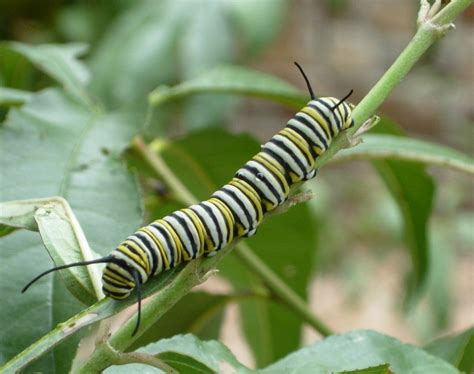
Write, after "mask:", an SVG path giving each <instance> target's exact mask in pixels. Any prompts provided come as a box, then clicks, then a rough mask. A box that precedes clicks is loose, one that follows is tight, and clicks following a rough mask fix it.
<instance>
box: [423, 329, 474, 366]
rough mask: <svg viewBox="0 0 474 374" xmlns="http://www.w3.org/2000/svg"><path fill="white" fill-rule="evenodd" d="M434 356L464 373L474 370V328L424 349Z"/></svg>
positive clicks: (443, 338) (442, 339) (439, 340)
mask: <svg viewBox="0 0 474 374" xmlns="http://www.w3.org/2000/svg"><path fill="white" fill-rule="evenodd" d="M424 349H425V350H426V351H428V352H429V353H431V354H432V355H435V356H438V357H441V358H442V359H444V360H446V361H448V362H449V363H451V364H453V365H454V366H456V367H457V368H458V369H459V370H461V371H463V372H464V373H472V372H473V370H474V360H473V357H474V327H471V328H469V329H467V330H465V331H463V332H461V333H460V334H456V335H450V336H445V337H442V338H439V339H437V340H435V341H433V342H431V343H430V344H428V345H426V346H425V347H424Z"/></svg>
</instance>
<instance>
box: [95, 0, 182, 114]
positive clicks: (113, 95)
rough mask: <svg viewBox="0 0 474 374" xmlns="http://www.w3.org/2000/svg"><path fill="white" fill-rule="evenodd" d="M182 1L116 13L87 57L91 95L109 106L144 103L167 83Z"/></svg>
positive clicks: (150, 3)
mask: <svg viewBox="0 0 474 374" xmlns="http://www.w3.org/2000/svg"><path fill="white" fill-rule="evenodd" d="M185 5H186V4H184V3H183V2H182V1H169V0H164V1H159V2H156V1H141V2H136V3H134V4H133V6H131V7H130V8H129V9H127V10H126V11H125V12H123V13H121V14H120V16H119V17H118V18H117V20H116V21H115V22H113V23H112V25H111V26H110V27H109V28H108V30H107V31H106V33H105V36H104V38H103V40H101V41H100V42H99V45H98V47H97V48H96V50H95V52H94V54H93V55H92V57H91V68H92V71H93V74H94V77H95V78H94V80H93V82H92V84H91V88H92V90H93V91H94V92H95V93H96V94H97V95H98V96H99V97H101V99H102V100H103V101H104V102H105V103H106V104H108V105H110V106H112V107H119V106H122V105H128V104H130V103H136V102H140V101H145V98H146V95H147V93H148V92H149V91H151V90H152V89H153V88H154V87H155V86H156V85H157V84H158V83H159V82H168V81H170V79H171V78H172V73H173V68H174V66H175V64H176V63H175V54H174V50H175V49H176V43H177V40H178V38H179V36H180V32H181V31H180V28H179V26H180V24H181V22H182V21H183V20H185V19H186V17H185V15H186V14H187V9H186V6H185Z"/></svg>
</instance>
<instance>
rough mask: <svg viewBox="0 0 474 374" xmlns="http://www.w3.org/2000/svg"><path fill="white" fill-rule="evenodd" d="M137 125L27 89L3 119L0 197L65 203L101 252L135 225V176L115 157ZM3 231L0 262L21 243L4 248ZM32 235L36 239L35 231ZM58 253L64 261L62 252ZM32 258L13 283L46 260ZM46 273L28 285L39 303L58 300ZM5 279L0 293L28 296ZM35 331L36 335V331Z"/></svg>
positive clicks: (55, 93) (9, 321) (11, 318)
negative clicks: (59, 199) (36, 292)
mask: <svg viewBox="0 0 474 374" xmlns="http://www.w3.org/2000/svg"><path fill="white" fill-rule="evenodd" d="M137 128H138V126H137V119H136V118H134V117H132V116H130V115H127V114H126V113H107V114H105V113H98V112H96V111H95V110H93V109H91V108H90V107H89V106H86V105H84V104H83V103H82V102H81V101H78V100H77V99H75V98H73V97H71V96H69V95H66V94H64V93H62V92H61V91H59V90H47V91H44V92H41V93H39V94H35V95H33V97H32V98H31V100H30V101H29V102H28V103H27V104H25V105H24V106H22V107H21V108H18V109H17V108H13V109H11V110H10V112H9V114H8V117H7V119H6V122H5V125H4V126H2V127H0V143H1V144H2V147H1V148H0V170H1V175H0V179H1V180H2V183H1V184H0V201H9V200H20V199H27V198H28V199H31V198H44V197H49V196H55V195H59V196H62V197H64V198H66V199H67V200H68V201H69V203H70V204H71V207H72V209H73V211H74V213H75V214H76V216H77V218H78V220H79V222H80V224H81V226H82V228H83V230H84V232H85V235H86V237H87V238H88V241H89V243H90V245H91V247H92V248H93V249H94V250H95V251H97V252H98V253H100V254H102V255H105V254H108V253H109V252H110V251H111V250H112V249H113V248H114V247H115V245H116V244H117V243H119V242H120V241H121V240H123V239H124V236H125V235H126V233H130V232H133V231H134V230H135V229H136V228H137V226H139V224H140V223H141V215H142V213H141V206H140V202H139V193H138V188H137V185H136V181H135V178H134V177H133V176H132V175H130V173H129V172H128V171H127V169H126V168H125V166H124V165H123V164H122V161H121V159H120V154H121V152H122V151H123V150H124V148H125V147H126V146H127V144H128V142H129V139H130V138H131V137H132V136H133V135H134V133H135V132H136V131H137ZM14 235H15V234H14ZM10 236H12V235H10ZM10 236H7V237H3V238H1V239H0V246H1V247H2V250H1V251H0V258H1V260H0V262H2V261H3V259H4V258H8V257H9V256H11V255H12V253H15V252H16V251H18V250H19V249H20V248H19V247H22V243H21V242H17V243H15V245H14V246H13V245H12V246H5V247H4V245H3V243H4V240H7V239H8V238H9V237H10ZM15 237H16V236H15ZM35 237H36V238H37V243H38V244H39V243H40V239H39V237H38V236H35ZM35 248H36V250H37V251H39V252H40V253H38V255H39V256H41V257H42V258H44V259H46V258H47V256H46V255H45V253H44V252H43V249H42V248H41V246H36V247H35ZM61 253H62V255H63V258H65V259H67V256H68V255H69V254H67V255H66V254H65V253H64V252H61ZM79 255H80V254H79ZM31 263H37V264H38V265H37V266H33V267H32V266H29V267H26V268H25V269H24V270H23V271H21V272H20V273H19V274H18V275H19V279H18V281H17V282H16V284H18V285H24V284H26V282H27V281H29V280H30V279H32V278H33V277H34V276H35V275H37V274H38V273H39V272H41V271H44V270H46V269H48V268H50V266H51V265H50V264H49V265H47V264H45V263H43V262H39V261H35V262H31ZM53 279H54V277H53V276H47V277H45V278H44V279H42V280H41V281H40V282H38V284H35V286H33V287H32V289H31V291H33V290H35V289H36V288H38V290H40V291H41V292H42V294H43V299H44V300H45V301H47V300H48V298H53V299H54V300H57V298H56V297H55V295H54V293H53V295H50V294H49V293H48V292H52V291H54V287H53V282H54V281H53ZM9 284H10V280H9V278H4V277H2V279H1V280H0V293H1V294H2V295H3V297H5V298H8V299H9V300H14V301H17V300H18V298H20V297H22V298H23V299H25V298H26V299H28V298H29V297H30V292H31V291H30V290H29V292H28V293H27V294H26V295H19V294H18V292H17V291H15V292H13V290H11V289H10V288H9ZM41 285H48V287H47V288H44V287H40V286H41ZM71 300H72V297H71ZM55 307H56V305H54V304H51V303H46V304H44V307H43V308H44V309H45V310H47V311H48V313H50V314H51V313H53V311H54V308H55ZM40 309H41V310H42V308H31V307H30V308H26V309H24V310H29V313H28V315H29V317H30V318H32V319H33V320H36V317H35V315H36V314H38V315H40V314H41V310H40ZM17 318H18V316H17V315H15V314H9V315H8V316H5V318H2V319H1V323H0V324H1V329H3V328H5V327H6V326H10V325H14V324H15V323H16V322H15V321H16V319H17ZM34 331H35V334H36V335H35V338H36V339H37V338H38V337H39V336H40V334H39V331H38V330H34ZM20 333H21V332H18V334H20ZM42 333H43V331H41V334H42ZM30 338H31V336H30ZM16 339H17V331H16V330H13V331H11V332H10V335H9V340H11V341H15V340H16ZM19 340H20V341H22V340H21V339H19ZM32 341H33V339H32V338H31V340H30V343H31V342H32ZM8 358H9V356H5V357H3V360H5V359H8Z"/></svg>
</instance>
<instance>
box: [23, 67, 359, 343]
mask: <svg viewBox="0 0 474 374" xmlns="http://www.w3.org/2000/svg"><path fill="white" fill-rule="evenodd" d="M295 64H296V66H297V67H298V69H299V70H300V72H301V74H302V75H303V78H304V80H305V82H306V85H307V87H308V91H309V94H310V97H311V100H310V101H309V102H308V103H307V104H306V106H305V107H303V108H302V109H301V110H300V111H298V113H296V114H295V115H294V116H293V118H291V119H290V120H289V121H288V123H287V125H286V126H285V128H283V129H282V130H281V131H279V132H278V133H277V134H276V135H274V136H273V137H272V138H271V139H270V140H269V141H268V142H267V143H265V144H263V145H262V147H261V150H260V152H259V153H257V154H256V155H255V156H253V157H252V158H251V159H250V160H249V161H248V162H247V163H245V165H243V166H242V167H241V168H240V169H239V170H238V171H237V172H236V173H235V175H234V177H233V178H232V179H231V181H230V182H229V183H227V184H225V185H224V186H223V187H222V188H220V189H219V190H217V191H216V192H214V193H213V194H212V195H211V197H210V198H209V199H208V200H205V201H202V202H200V203H198V204H195V205H191V206H190V207H188V208H184V209H180V210H177V211H175V212H173V213H170V214H169V215H167V216H166V217H163V218H161V219H158V220H156V221H153V222H152V223H150V224H149V225H147V226H144V227H142V228H140V229H138V230H137V231H136V232H135V233H134V234H133V235H131V236H129V237H128V238H127V239H125V240H124V241H123V242H122V243H120V244H119V245H118V246H117V248H116V249H114V250H113V251H112V253H111V254H110V255H108V256H106V257H103V258H99V259H96V260H92V261H83V262H77V263H72V264H67V265H63V266H58V267H54V268H52V269H49V270H47V271H45V272H43V273H41V274H39V275H38V276H37V277H36V278H34V279H33V280H32V281H31V282H29V283H28V284H27V285H26V286H25V287H24V288H23V290H22V292H25V291H26V290H27V289H28V288H29V287H30V286H31V285H32V284H33V283H34V282H36V281H37V280H38V279H40V278H41V277H43V276H44V275H46V274H48V273H50V272H52V271H56V270H61V269H65V268H68V267H72V266H83V265H90V264H97V263H106V266H105V268H104V270H103V275H102V282H103V291H104V293H105V295H107V296H110V297H111V298H113V299H125V298H127V297H128V296H129V295H130V293H131V292H132V291H133V290H134V289H136V290H137V297H138V318H137V324H136V327H135V330H134V332H133V334H132V335H134V334H135V333H136V332H137V331H138V328H139V325H140V314H141V293H140V290H141V285H142V284H144V283H145V282H146V281H147V280H148V278H150V277H152V276H155V275H157V274H159V273H161V272H162V271H164V270H168V269H171V268H174V267H175V266H177V265H179V264H180V263H181V262H183V261H190V260H192V259H195V258H198V257H201V256H212V255H215V254H216V253H217V251H219V250H220V249H222V248H224V247H225V246H227V245H228V244H230V243H231V242H233V241H235V240H236V239H238V238H242V237H249V236H252V235H254V234H255V232H256V230H257V227H258V225H259V224H260V222H261V221H262V219H263V217H264V216H265V215H266V214H267V213H269V212H271V211H272V210H274V209H275V208H277V207H278V206H280V205H282V204H283V203H284V202H285V201H286V200H287V198H288V195H289V193H290V189H291V187H292V186H293V185H294V184H296V183H298V182H301V181H306V180H308V179H311V178H313V177H315V175H316V172H317V170H316V167H315V161H316V159H317V158H318V157H319V156H320V155H321V154H323V153H324V152H325V151H326V149H328V147H329V145H330V143H331V140H332V139H333V138H334V137H335V136H336V135H337V134H338V133H339V132H340V131H342V130H345V129H347V128H349V127H351V126H353V124H354V121H353V119H352V116H351V111H352V108H353V105H352V104H349V103H346V102H345V100H346V99H347V98H348V97H349V96H350V95H351V94H352V91H351V92H349V94H348V95H346V96H345V97H344V98H343V99H341V100H338V99H336V98H333V97H322V98H316V97H315V95H314V93H313V90H312V87H311V85H310V83H309V80H308V78H307V76H306V74H305V73H304V71H303V69H302V68H301V66H300V65H299V64H298V63H296V62H295Z"/></svg>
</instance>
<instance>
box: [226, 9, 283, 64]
mask: <svg viewBox="0 0 474 374" xmlns="http://www.w3.org/2000/svg"><path fill="white" fill-rule="evenodd" d="M227 4H229V5H230V6H231V7H232V8H233V13H234V16H235V17H234V18H235V22H236V24H237V26H238V28H239V30H238V31H239V32H240V33H241V34H243V35H244V36H245V37H244V38H242V41H241V42H242V44H243V46H242V48H245V50H246V54H249V55H251V56H252V57H253V56H255V55H257V54H260V53H261V52H262V49H263V47H264V46H265V45H266V44H268V43H269V42H270V41H271V40H272V39H273V38H274V37H275V35H277V33H278V32H279V31H280V29H281V28H282V25H283V19H284V17H285V14H286V9H287V6H288V3H287V2H285V1H283V0H259V1H258V2H255V1H252V2H251V1H240V0H230V1H228V2H227Z"/></svg>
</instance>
